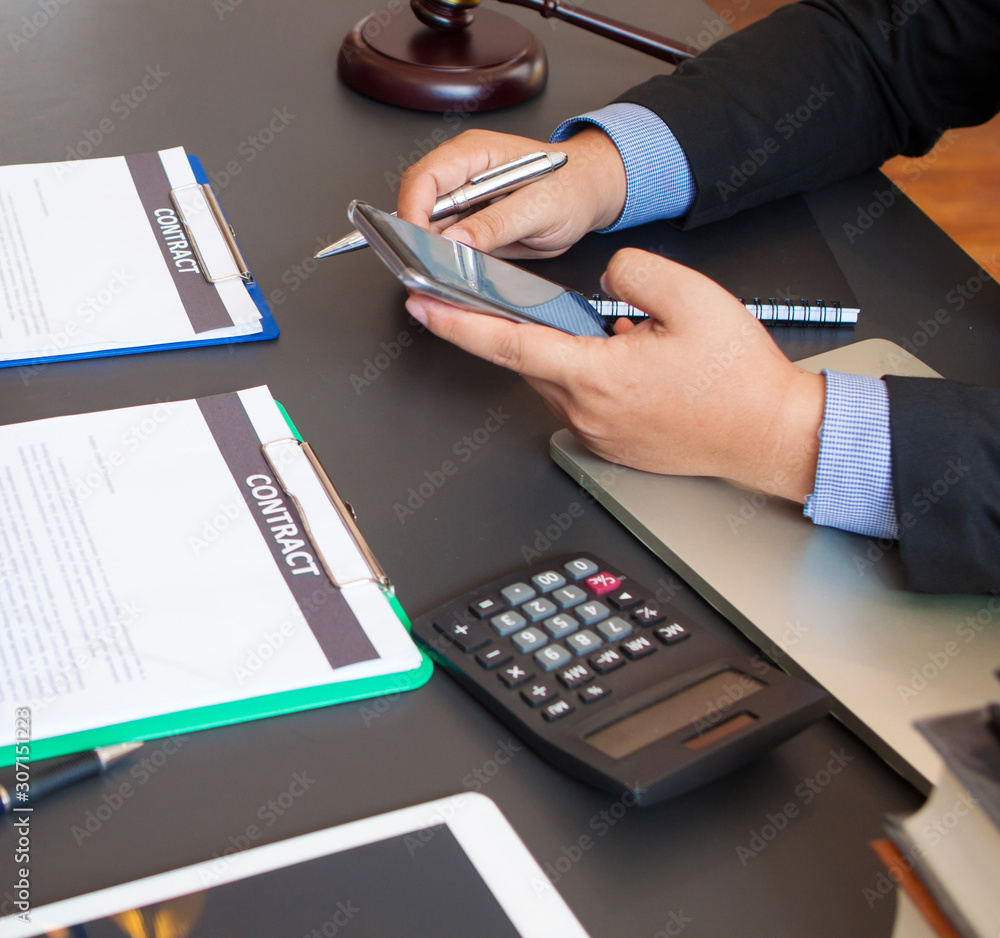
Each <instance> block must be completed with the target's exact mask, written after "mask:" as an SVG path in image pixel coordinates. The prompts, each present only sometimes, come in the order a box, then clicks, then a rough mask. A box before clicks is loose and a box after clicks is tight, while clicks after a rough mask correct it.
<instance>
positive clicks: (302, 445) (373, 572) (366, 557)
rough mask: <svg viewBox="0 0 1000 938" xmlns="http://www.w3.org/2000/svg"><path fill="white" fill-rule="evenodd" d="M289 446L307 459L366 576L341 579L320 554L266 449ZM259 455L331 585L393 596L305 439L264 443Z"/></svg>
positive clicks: (301, 511)
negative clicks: (367, 587)
mask: <svg viewBox="0 0 1000 938" xmlns="http://www.w3.org/2000/svg"><path fill="white" fill-rule="evenodd" d="M290 443H291V444H294V445H296V446H298V447H299V449H300V450H301V451H302V452H303V453H304V454H305V456H306V458H307V459H308V460H309V464H310V465H311V466H312V469H313V471H314V472H315V473H316V477H317V479H318V480H319V483H320V485H321V486H322V487H323V491H324V492H325V493H326V496H327V498H329V500H330V503H331V504H332V505H333V507H334V509H335V510H336V512H337V514H338V515H339V516H340V520H341V521H342V522H343V524H344V527H345V528H346V530H347V533H348V535H349V536H350V538H351V540H352V541H353V542H354V545H355V547H357V549H358V551H359V552H360V554H361V557H362V559H363V561H364V564H365V566H366V567H367V568H368V574H369V575H368V576H364V577H356V578H354V579H350V580H341V579H340V578H339V577H338V576H337V575H336V573H335V571H334V568H333V566H332V565H331V564H330V563H329V561H328V560H327V558H326V557H325V556H324V555H323V551H322V550H321V549H320V546H319V544H318V543H317V540H316V538H315V537H314V536H313V532H312V529H311V528H310V526H309V518H308V517H307V516H306V513H305V510H304V509H303V507H302V504H301V502H300V501H299V499H298V497H297V496H296V495H294V494H293V493H292V492H291V491H290V489H289V486H288V484H287V483H286V481H285V479H284V478H283V476H282V472H281V467H280V466H279V460H278V459H277V458H276V457H272V455H271V452H270V451H269V447H272V448H273V447H278V446H287V445H288V444H290ZM261 452H263V454H264V458H265V459H266V460H267V464H268V465H269V466H270V467H271V471H272V472H273V473H274V477H275V479H276V480H277V482H278V484H279V485H280V486H281V487H282V489H283V490H284V492H285V494H286V495H287V496H288V497H289V498H290V499H291V500H292V501H293V502H294V503H295V507H296V508H297V509H298V512H299V517H300V518H301V519H302V524H303V525H304V526H305V529H306V535H307V536H308V538H309V540H310V542H311V543H312V546H313V549H314V550H315V551H316V556H317V557H318V558H319V562H320V564H321V565H322V567H323V570H324V571H325V572H326V575H327V576H328V577H329V578H330V582H331V583H333V585H334V586H336V587H337V589H341V590H343V589H348V588H349V587H352V586H360V585H362V584H364V583H376V584H378V585H379V586H380V587H382V589H383V590H385V591H386V592H387V594H388V595H389V596H392V595H393V593H394V588H393V585H392V583H391V582H390V580H389V577H388V576H387V575H386V573H385V571H384V570H383V569H382V565H381V564H380V563H379V562H378V559H377V558H376V557H375V554H374V553H372V549H371V548H370V547H369V546H368V542H367V541H366V540H365V538H364V535H363V534H362V533H361V530H360V529H359V528H358V525H357V522H356V521H355V514H354V509H353V508H351V506H350V505H349V504H348V503H347V502H345V501H344V500H343V499H342V498H341V497H340V493H339V492H338V491H337V490H336V488H334V485H333V483H332V482H331V481H330V477H329V476H328V475H327V474H326V470H325V469H324V468H323V466H322V464H321V463H320V461H319V459H318V458H317V456H316V453H315V452H314V451H313V448H312V447H311V446H310V445H309V444H308V443H306V442H305V441H304V440H298V439H295V438H294V437H285V438H283V439H280V440H271V441H270V442H269V443H264V444H263V445H262V446H261Z"/></svg>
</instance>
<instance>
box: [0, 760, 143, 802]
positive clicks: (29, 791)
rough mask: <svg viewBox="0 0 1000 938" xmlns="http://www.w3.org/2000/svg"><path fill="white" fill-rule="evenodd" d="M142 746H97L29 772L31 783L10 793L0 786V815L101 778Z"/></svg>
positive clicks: (16, 787)
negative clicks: (110, 767) (89, 780)
mask: <svg viewBox="0 0 1000 938" xmlns="http://www.w3.org/2000/svg"><path fill="white" fill-rule="evenodd" d="M141 745H142V743H116V744H115V745H113V746H99V747H98V748H97V749H91V750H90V751H89V752H81V753H80V754H79V755H76V756H72V757H71V758H69V759H65V760H64V761H62V762H60V763H58V764H57V765H53V766H50V767H49V768H45V769H40V770H39V771H38V772H32V773H31V776H30V780H29V781H28V782H22V783H18V785H15V786H13V791H12V790H11V789H10V788H7V787H5V786H3V785H0V815H4V814H9V813H10V812H11V811H15V810H17V808H18V807H33V806H34V804H35V802H36V801H38V800H39V799H41V798H45V797H46V796H47V795H51V794H52V793H53V792H57V791H60V790H61V789H63V788H68V787H69V786H70V785H75V784H76V783H77V782H82V781H83V780H84V779H86V778H93V777H94V776H95V775H100V774H101V773H102V772H103V771H104V770H105V769H107V768H108V767H109V766H111V765H114V763H116V762H117V761H118V760H119V759H121V758H123V757H124V756H127V755H128V754H129V753H130V752H135V750H136V749H138V748H139V747H140V746H141ZM21 784H24V785H27V788H20V787H19V785H21Z"/></svg>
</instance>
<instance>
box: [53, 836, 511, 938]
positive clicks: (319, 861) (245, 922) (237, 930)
mask: <svg viewBox="0 0 1000 938" xmlns="http://www.w3.org/2000/svg"><path fill="white" fill-rule="evenodd" d="M70 934H72V935H73V938H84V936H86V938H123V936H129V938H132V936H135V938H139V936H142V935H171V936H174V938H218V936H220V935H238V936H240V938H312V936H324V938H331V936H334V935H344V936H349V938H391V936H402V935H405V936H407V938H424V936H426V938H472V936H475V938H518V932H517V931H516V930H515V928H514V926H513V925H512V924H511V922H510V919H508V918H507V916H506V915H505V914H504V912H503V910H502V909H501V908H500V906H499V904H498V903H497V901H496V899H494V898H493V895H492V893H491V892H490V891H489V889H488V888H487V887H486V885H485V883H484V882H483V880H482V879H481V878H480V876H479V874H478V873H477V872H476V870H475V868H474V867H473V865H472V863H471V862H470V861H469V858H468V857H467V856H466V854H465V852H464V851H463V850H462V848H461V847H460V846H459V844H458V842H457V841H456V840H455V837H454V835H453V834H452V833H451V831H450V830H449V829H448V828H447V827H445V826H439V827H431V828H426V829H425V830H422V831H420V832H418V833H414V834H408V835H405V836H397V837H392V838H389V839H388V840H382V841H379V842H377V843H373V844H364V845H363V846H360V847H354V848H353V849H351V850H346V851H344V852H343V853H336V854H333V855H330V856H325V857H317V858H316V859H314V860H309V861H307V862H305V863H297V864H294V865H292V866H286V867H283V868H281V869H277V870H271V871H269V872H267V873H260V874H258V875H257V876H251V877H248V878H247V879H241V880H237V881H236V882H231V883H225V884H223V885H219V886H215V887H209V888H208V889H206V890H205V891H204V892H200V893H190V894H188V895H186V896H179V897H177V898H175V899H168V900H167V901H165V902H160V903H155V904H153V905H150V906H146V907H144V908H141V909H135V910H131V911H127V912H122V913H120V914H117V915H114V916H111V917H108V918H102V919H98V920H96V921H91V922H85V923H80V924H79V925H77V926H76V927H75V928H74V929H71V930H70Z"/></svg>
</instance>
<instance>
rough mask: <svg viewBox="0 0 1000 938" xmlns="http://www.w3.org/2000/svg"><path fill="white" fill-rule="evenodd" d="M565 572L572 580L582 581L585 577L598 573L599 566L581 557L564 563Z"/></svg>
mask: <svg viewBox="0 0 1000 938" xmlns="http://www.w3.org/2000/svg"><path fill="white" fill-rule="evenodd" d="M563 570H565V571H566V573H568V574H569V578H570V579H571V580H582V579H583V578H584V577H588V576H590V575H591V574H594V573H597V564H596V563H594V561H592V560H587V558H586V557H579V558H578V559H576V560H571V561H570V562H569V563H564V564H563Z"/></svg>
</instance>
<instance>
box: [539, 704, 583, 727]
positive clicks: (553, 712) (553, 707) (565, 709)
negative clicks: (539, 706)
mask: <svg viewBox="0 0 1000 938" xmlns="http://www.w3.org/2000/svg"><path fill="white" fill-rule="evenodd" d="M575 709H576V708H575V707H574V706H573V704H571V703H570V702H569V701H567V700H556V701H553V702H552V703H550V704H549V705H548V706H547V707H546V708H545V709H544V710H542V716H543V717H545V719H546V720H548V721H549V722H550V723H551V722H552V721H553V720H558V719H559V718H560V717H564V716H567V715H568V714H570V713H572V712H573V711H574V710H575Z"/></svg>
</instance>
